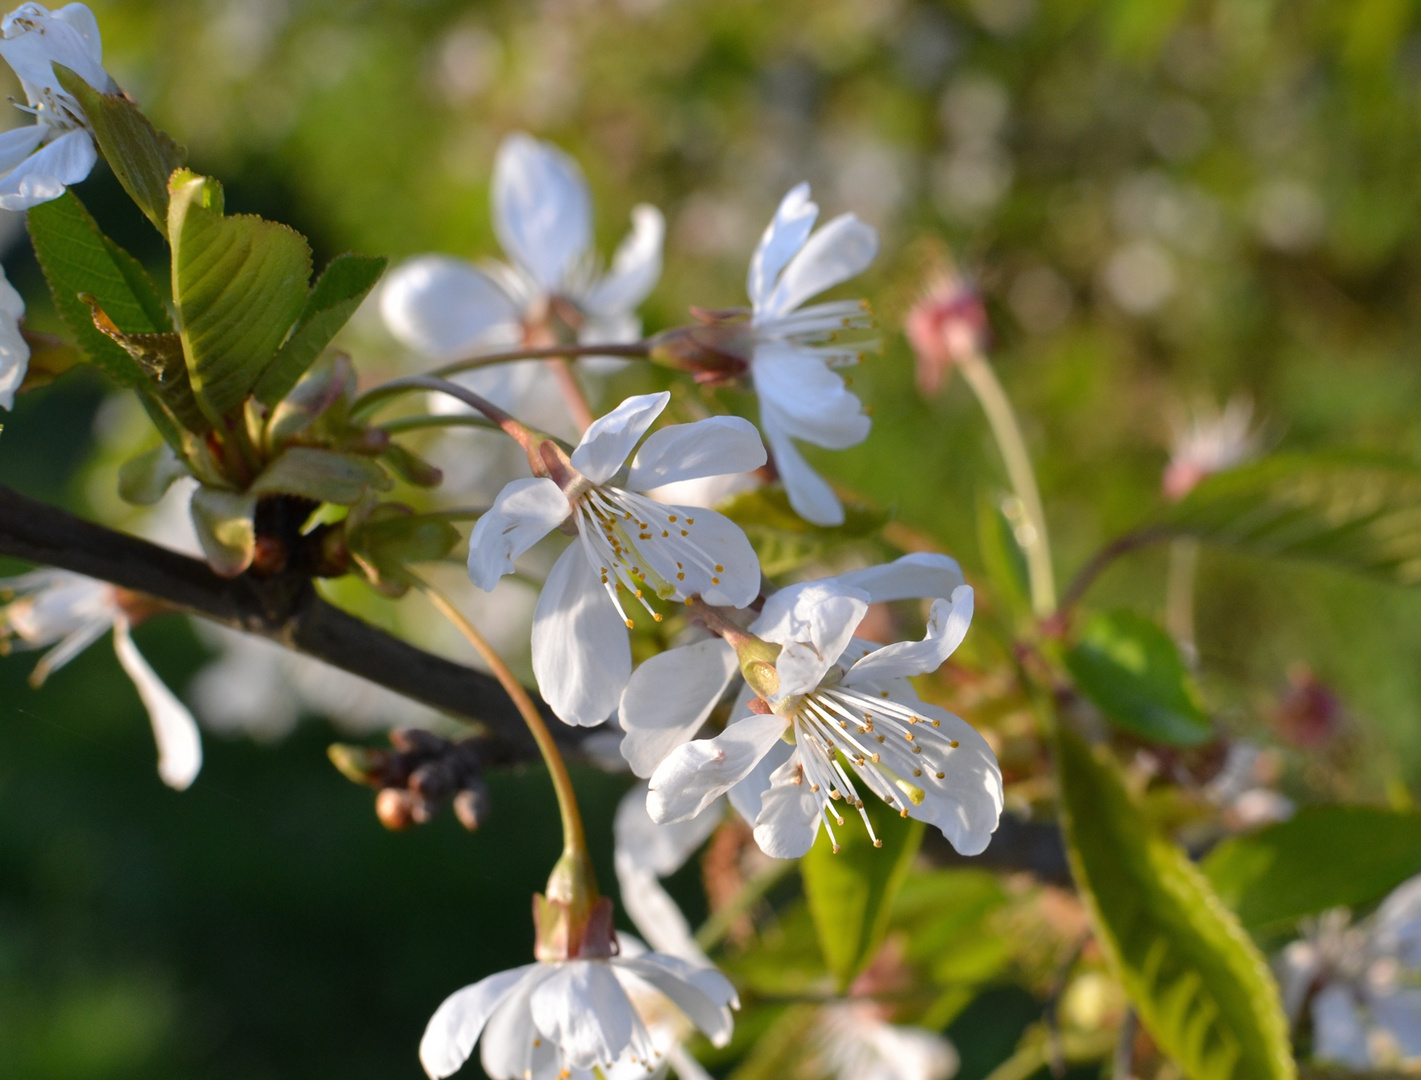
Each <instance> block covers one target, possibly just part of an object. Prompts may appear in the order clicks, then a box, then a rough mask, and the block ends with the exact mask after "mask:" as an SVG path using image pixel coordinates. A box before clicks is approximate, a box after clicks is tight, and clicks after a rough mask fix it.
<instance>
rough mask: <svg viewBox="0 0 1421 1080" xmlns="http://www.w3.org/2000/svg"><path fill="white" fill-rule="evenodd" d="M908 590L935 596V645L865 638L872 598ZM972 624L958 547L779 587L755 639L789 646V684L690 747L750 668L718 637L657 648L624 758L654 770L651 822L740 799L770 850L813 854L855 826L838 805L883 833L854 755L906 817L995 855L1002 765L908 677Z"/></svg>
mask: <svg viewBox="0 0 1421 1080" xmlns="http://www.w3.org/2000/svg"><path fill="white" fill-rule="evenodd" d="M944 596H950V597H951V599H950V600H949V599H943V597H944ZM909 597H935V598H936V599H934V602H933V604H932V607H931V610H930V612H929V615H928V623H927V633H926V636H925V637H924V639H923V640H922V641H916V642H900V643H898V644H894V645H889V646H886V647H880V646H877V645H874V644H873V643H871V642H867V641H863V640H861V639H859V638H856V637H854V631H855V629H856V628H857V627H858V624H859V622H860V621H861V620H862V619H863V617H864V615H865V614H866V613H867V611H868V605H869V603H870V602H873V601H880V600H899V599H907V598H909ZM971 617H972V590H971V589H970V588H969V587H967V586H966V585H964V584H962V574H961V570H960V569H959V568H958V566H957V564H956V563H955V562H954V561H953V560H951V559H949V558H946V557H945V556H935V555H910V556H905V557H904V558H901V559H898V560H896V561H895V562H893V563H890V564H887V565H885V566H878V567H872V568H869V569H867V570H858V571H854V572H852V573H849V574H843V575H840V576H839V577H838V578H830V579H825V580H823V581H811V582H806V583H803V584H800V585H794V586H791V587H790V588H788V589H784V590H782V591H780V592H777V593H775V594H774V595H773V596H771V597H770V598H769V599H768V600H766V602H765V605H764V609H763V611H762V613H761V615H760V616H759V618H758V619H756V621H755V622H754V623H753V624H751V626H750V628H749V632H750V633H751V634H754V635H756V636H758V637H759V638H761V639H763V640H764V641H766V642H770V643H773V644H777V645H779V646H781V650H780V652H779V654H778V656H777V657H776V659H775V660H774V664H773V667H774V680H776V681H777V685H778V689H777V690H775V691H774V692H773V693H771V694H770V695H769V697H768V700H764V701H761V702H755V701H752V700H751V698H752V696H753V695H750V694H748V693H742V695H741V698H740V700H739V701H738V702H737V704H736V708H735V709H734V711H733V713H732V721H731V723H730V724H729V725H728V726H727V727H726V729H725V731H724V732H722V733H721V734H720V735H717V736H715V737H714V738H711V739H702V740H694V741H687V740H690V739H691V738H692V736H693V735H694V734H695V733H696V731H697V730H699V728H700V727H701V725H702V724H703V723H704V722H705V720H706V718H707V717H708V716H709V715H710V712H711V710H712V709H713V708H714V706H715V704H716V702H717V701H718V700H719V699H720V697H721V695H722V694H723V693H724V692H725V689H726V688H727V687H728V686H729V684H730V682H731V680H732V679H733V677H734V676H735V674H736V671H737V669H738V667H739V662H738V658H737V656H736V653H735V651H734V650H733V649H732V648H731V646H730V645H729V644H728V643H726V642H724V641H720V640H709V641H702V642H698V643H696V644H694V645H690V646H686V647H684V648H680V649H671V650H668V651H667V652H664V653H661V654H660V655H658V656H656V657H653V658H652V659H651V660H649V661H647V662H646V663H645V664H643V665H642V666H641V667H640V668H638V669H637V672H636V673H635V675H634V676H633V677H632V678H631V680H629V682H628V685H627V689H626V692H625V693H624V694H623V695H622V701H621V709H620V713H619V715H620V719H621V722H622V725H623V726H624V727H625V728H626V730H627V735H626V737H625V738H624V739H623V742H622V752H623V754H624V755H625V756H626V758H627V760H628V762H629V763H630V764H631V767H632V771H633V772H636V773H637V774H638V775H643V776H644V775H648V774H649V775H650V777H651V784H650V789H651V790H650V794H649V796H648V799H647V810H648V812H649V813H650V815H651V818H652V820H654V821H657V822H670V821H678V820H683V819H685V818H689V817H694V816H695V815H697V814H699V813H700V812H701V811H702V810H704V808H705V807H706V806H708V805H709V804H710V803H711V802H712V801H713V800H714V799H716V798H718V797H719V796H720V795H722V794H725V793H729V794H730V796H731V799H732V801H733V802H734V803H735V805H736V809H737V810H739V811H740V813H741V814H742V815H743V816H744V817H745V818H746V820H748V821H751V822H753V823H754V825H755V840H756V842H757V843H758V844H759V845H760V847H761V849H762V850H763V851H764V852H765V853H766V854H767V855H771V856H774V857H776V858H798V857H799V856H801V855H803V854H804V853H805V852H807V851H808V850H809V848H810V847H811V846H812V845H813V843H814V838H815V836H816V835H817V834H818V832H819V826H820V823H821V821H825V817H826V814H827V817H828V818H830V819H832V820H833V822H834V823H835V824H837V825H843V824H844V819H843V818H842V817H840V816H839V814H838V813H837V812H836V811H835V809H834V805H833V804H834V803H835V802H838V801H842V802H844V803H846V804H847V805H848V806H851V807H853V808H855V809H857V810H859V812H860V814H861V815H862V816H863V819H864V824H865V826H866V827H869V831H870V834H872V827H871V826H869V823H868V817H867V814H866V813H864V810H863V802H862V800H861V799H860V798H859V795H858V792H857V790H856V788H855V785H854V783H853V781H852V780H851V779H850V777H849V771H850V769H846V768H845V763H847V765H848V766H849V767H850V768H851V769H852V771H853V772H855V773H856V774H857V775H858V777H859V779H860V780H861V781H862V783H863V784H864V785H865V786H866V787H867V788H868V790H869V791H870V792H871V793H872V794H873V795H875V796H877V797H878V798H880V799H882V800H883V801H884V802H886V803H888V804H889V805H890V806H892V807H893V808H894V809H896V810H898V811H899V812H900V813H902V814H903V815H904V816H909V817H914V818H917V819H919V820H922V821H926V822H928V823H929V824H932V825H934V826H936V827H937V828H939V829H940V830H941V831H942V833H943V835H944V836H946V837H947V838H948V840H950V841H951V842H952V844H953V846H954V847H956V848H957V850H958V851H960V852H962V853H963V854H968V855H975V854H978V853H980V852H981V851H982V850H983V849H984V848H985V847H986V846H987V843H988V841H989V840H990V838H991V834H992V833H993V832H994V831H995V829H996V827H997V821H998V818H999V817H1000V816H1001V810H1002V780H1001V772H1000V770H999V769H998V767H997V762H996V758H995V756H994V755H993V753H992V750H991V748H990V747H989V746H988V745H987V742H986V740H985V739H983V738H982V736H981V735H979V734H978V733H977V732H976V731H974V730H973V729H972V728H971V727H970V726H969V725H968V724H967V723H965V722H964V721H963V720H962V719H960V718H959V717H957V716H954V715H953V714H951V713H949V712H948V711H947V710H945V709H942V708H939V707H938V706H936V705H930V704H927V703H925V702H923V701H921V700H919V698H918V696H917V694H916V693H915V692H914V690H913V688H912V685H911V684H910V683H909V682H908V676H910V675H919V674H924V673H926V672H930V671H934V670H936V669H937V668H938V667H939V666H940V665H941V664H942V663H943V661H944V660H946V659H947V657H948V656H949V655H951V653H952V652H953V650H955V649H956V648H957V646H958V645H959V644H960V643H961V641H962V639H963V637H964V636H965V634H966V632H967V627H968V624H969V622H970V621H971ZM757 705H758V706H759V710H758V711H757V709H756V708H755V706H757ZM765 709H768V710H769V711H768V712H766V711H764V710H765ZM790 742H792V743H793V745H792V746H790V745H788V743H790ZM825 824H826V827H828V828H829V829H830V836H831V838H832V836H833V827H832V826H830V825H828V823H827V821H825Z"/></svg>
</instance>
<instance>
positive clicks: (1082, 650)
mask: <svg viewBox="0 0 1421 1080" xmlns="http://www.w3.org/2000/svg"><path fill="white" fill-rule="evenodd" d="M1065 661H1066V667H1067V668H1068V669H1069V670H1070V673H1071V676H1072V677H1073V678H1074V679H1075V682H1076V686H1077V687H1078V688H1079V689H1080V691H1081V692H1082V693H1083V694H1085V696H1086V697H1088V698H1090V700H1091V701H1093V702H1094V703H1095V704H1096V706H1097V707H1099V709H1100V711H1101V712H1102V713H1104V714H1105V717H1106V719H1108V720H1109V721H1110V722H1111V723H1113V724H1115V725H1116V726H1117V727H1120V728H1123V729H1124V730H1125V731H1128V732H1130V733H1131V734H1132V735H1137V736H1139V737H1140V738H1142V739H1147V740H1149V741H1150V742H1157V743H1166V744H1168V745H1171V746H1197V745H1199V744H1200V743H1203V742H1207V741H1208V740H1209V739H1211V738H1212V737H1213V734H1214V732H1213V727H1212V725H1211V724H1210V723H1209V718H1208V717H1207V716H1206V715H1205V714H1204V710H1203V709H1201V708H1200V707H1199V703H1198V701H1197V699H1196V697H1195V692H1194V686H1193V681H1192V680H1191V679H1190V677H1189V672H1188V670H1187V669H1186V668H1185V666H1184V661H1183V660H1182V659H1181V658H1180V655H1179V649H1178V647H1176V645H1175V644H1174V642H1173V641H1171V640H1170V638H1169V635H1168V634H1166V633H1165V632H1164V631H1163V630H1161V629H1160V628H1159V627H1158V626H1156V625H1155V624H1154V623H1153V622H1151V621H1150V620H1149V619H1147V618H1145V617H1144V616H1143V615H1137V614H1135V613H1133V612H1129V611H1114V612H1105V613H1102V614H1099V615H1096V616H1094V617H1093V618H1091V620H1090V621H1089V622H1088V623H1087V624H1086V627H1085V631H1084V632H1083V633H1082V635H1081V640H1080V643H1079V644H1077V645H1076V646H1075V647H1074V648H1072V649H1070V650H1068V651H1067V653H1066V656H1065Z"/></svg>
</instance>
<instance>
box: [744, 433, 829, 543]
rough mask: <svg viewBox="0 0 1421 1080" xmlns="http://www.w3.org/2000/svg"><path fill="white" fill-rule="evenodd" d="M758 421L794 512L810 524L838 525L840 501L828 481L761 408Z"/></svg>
mask: <svg viewBox="0 0 1421 1080" xmlns="http://www.w3.org/2000/svg"><path fill="white" fill-rule="evenodd" d="M760 425H761V427H763V428H764V429H765V437H766V438H767V439H769V440H770V450H771V452H772V453H773V454H774V455H775V471H776V472H778V473H779V474H780V481H781V482H782V483H783V484H784V488H785V495H786V496H788V497H789V505H790V506H791V508H793V510H794V512H795V513H796V514H798V515H799V516H800V517H802V518H803V519H804V520H805V521H808V522H810V523H811V524H813V525H824V526H829V527H832V526H835V525H842V524H843V523H844V504H843V503H841V502H840V501H839V496H837V495H835V494H834V489H833V488H832V487H830V486H829V483H828V481H826V480H825V479H824V478H823V477H822V476H820V475H819V474H818V473H817V472H815V471H814V468H813V466H811V465H810V464H809V462H807V461H805V460H804V455H803V454H801V453H800V452H799V449H798V448H797V447H796V446H795V445H794V441H793V440H792V439H790V438H789V437H788V436H787V435H785V434H783V433H782V432H781V431H780V430H779V429H778V428H776V427H774V426H773V421H772V419H771V418H770V416H769V414H768V413H765V412H762V414H761V419H760Z"/></svg>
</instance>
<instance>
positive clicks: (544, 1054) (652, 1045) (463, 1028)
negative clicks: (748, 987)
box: [419, 939, 739, 1080]
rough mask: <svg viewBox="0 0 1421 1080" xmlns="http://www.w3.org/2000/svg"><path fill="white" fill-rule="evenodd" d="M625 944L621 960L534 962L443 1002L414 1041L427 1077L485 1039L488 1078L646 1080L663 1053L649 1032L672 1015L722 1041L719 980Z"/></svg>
mask: <svg viewBox="0 0 1421 1080" xmlns="http://www.w3.org/2000/svg"><path fill="white" fill-rule="evenodd" d="M623 943H624V944H623V951H622V954H621V955H619V956H612V957H610V958H607V959H593V960H561V961H553V962H549V961H539V962H537V963H533V964H527V965H525V966H523V967H519V968H514V969H512V970H511V971H502V972H499V973H498V974H497V975H490V976H489V977H488V978H486V979H483V980H481V981H479V982H477V983H474V984H473V985H472V986H466V987H464V989H462V990H459V991H457V992H456V993H454V994H452V995H450V996H449V997H448V998H447V999H446V1000H445V1002H444V1004H442V1005H440V1006H439V1008H438V1010H436V1011H435V1013H434V1016H433V1017H431V1018H430V1021H429V1026H428V1027H427V1028H426V1029H425V1032H424V1038H423V1039H421V1040H420V1044H419V1058H420V1061H421V1062H422V1063H423V1065H424V1069H425V1072H427V1073H428V1074H429V1075H430V1076H431V1077H433V1078H434V1080H441V1078H442V1077H446V1076H450V1075H452V1074H453V1073H455V1072H457V1071H458V1070H459V1069H460V1068H461V1067H462V1066H463V1064H464V1062H465V1061H467V1060H468V1059H469V1057H470V1055H472V1054H473V1051H474V1044H475V1043H478V1042H479V1041H480V1037H482V1046H481V1050H480V1062H481V1063H482V1064H483V1067H484V1071H485V1072H486V1073H488V1075H489V1076H491V1077H493V1078H494V1080H592V1078H593V1076H594V1075H595V1074H594V1073H593V1072H592V1070H593V1068H594V1067H595V1068H598V1069H600V1070H601V1071H602V1073H603V1075H605V1076H607V1077H609V1080H610V1078H615V1080H625V1078H629V1077H632V1076H638V1075H639V1076H646V1075H647V1073H648V1072H652V1071H655V1070H656V1069H657V1068H658V1066H659V1065H660V1064H661V1062H662V1059H663V1056H664V1055H665V1049H664V1048H663V1046H658V1045H657V1043H658V1040H657V1039H656V1038H655V1037H654V1035H653V1031H652V1028H653V1026H657V1025H658V1023H659V1021H660V1020H661V1018H662V1016H663V1015H664V1014H665V1013H667V1012H668V1011H671V1010H674V1012H675V1014H676V1015H678V1016H683V1017H684V1018H685V1023H686V1024H687V1026H691V1025H693V1026H695V1027H697V1028H699V1029H700V1030H701V1031H702V1032H704V1033H705V1035H706V1037H707V1038H709V1039H710V1040H711V1042H712V1043H713V1044H715V1045H716V1046H724V1045H725V1044H726V1043H727V1042H728V1041H729V1039H730V1033H731V1029H732V1027H733V1026H734V1021H733V1019H732V1018H731V1015H730V1010H731V1008H732V1007H737V1008H738V1007H739V1000H738V999H737V997H736V994H735V988H734V987H733V986H731V984H730V981H729V980H728V979H727V978H726V977H725V976H724V975H722V974H721V973H720V972H718V971H716V970H715V969H714V968H696V967H693V966H692V965H690V964H688V963H686V962H685V961H683V960H678V959H676V958H675V957H671V956H663V955H661V954H659V953H643V952H639V950H638V949H636V948H635V947H634V946H632V947H628V946H629V945H631V943H630V942H627V941H626V939H623ZM634 953H635V955H634Z"/></svg>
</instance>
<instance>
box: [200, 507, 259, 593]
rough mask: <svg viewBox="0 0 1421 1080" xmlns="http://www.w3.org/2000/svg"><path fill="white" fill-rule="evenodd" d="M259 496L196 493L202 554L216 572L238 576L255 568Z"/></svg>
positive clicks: (227, 575)
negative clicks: (253, 559) (253, 563)
mask: <svg viewBox="0 0 1421 1080" xmlns="http://www.w3.org/2000/svg"><path fill="white" fill-rule="evenodd" d="M256 513H257V497H256V496H255V495H251V494H243V493H241V492H236V491H223V490H221V489H220V488H210V487H206V486H203V487H200V488H198V489H197V490H196V491H194V492H193V493H192V523H193V527H194V528H195V529H196V530H197V541H198V543H199V544H201V545H202V554H203V555H204V556H206V558H207V563H208V565H209V566H211V567H212V569H213V570H214V571H216V572H217V573H219V574H221V575H222V576H223V577H236V576H237V575H238V574H240V573H241V572H242V571H243V570H245V569H246V568H247V567H249V566H251V565H252V556H253V555H254V554H255V553H256V543H257V528H256Z"/></svg>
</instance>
